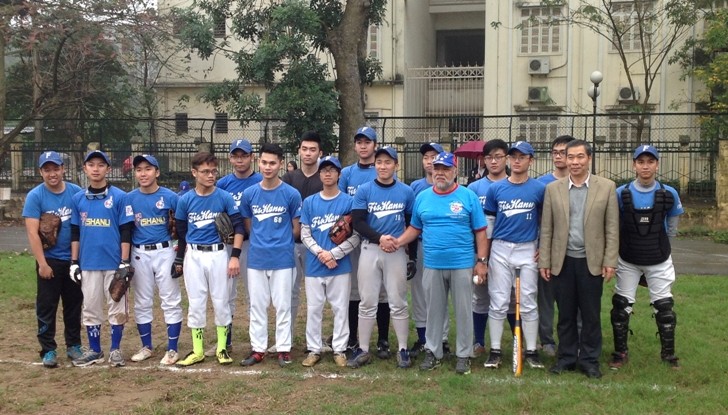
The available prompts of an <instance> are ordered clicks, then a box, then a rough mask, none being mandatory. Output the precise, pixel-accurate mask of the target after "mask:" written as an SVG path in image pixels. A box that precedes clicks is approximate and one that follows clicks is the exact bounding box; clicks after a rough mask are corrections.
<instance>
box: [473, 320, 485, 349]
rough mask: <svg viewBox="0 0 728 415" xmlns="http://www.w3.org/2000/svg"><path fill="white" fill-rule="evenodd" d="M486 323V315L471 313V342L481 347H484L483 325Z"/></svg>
mask: <svg viewBox="0 0 728 415" xmlns="http://www.w3.org/2000/svg"><path fill="white" fill-rule="evenodd" d="M487 322H488V314H481V313H476V312H475V311H473V341H474V342H475V343H478V344H479V345H481V346H485V324H486V323H487ZM475 343H473V344H475Z"/></svg>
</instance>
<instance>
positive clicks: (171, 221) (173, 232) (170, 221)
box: [167, 209, 177, 241]
mask: <svg viewBox="0 0 728 415" xmlns="http://www.w3.org/2000/svg"><path fill="white" fill-rule="evenodd" d="M167 229H168V230H169V237H170V239H172V240H173V241H174V240H176V239H177V220H176V219H175V218H174V210H172V209H170V210H169V217H168V218H167Z"/></svg>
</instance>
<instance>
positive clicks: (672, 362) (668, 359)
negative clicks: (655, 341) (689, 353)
mask: <svg viewBox="0 0 728 415" xmlns="http://www.w3.org/2000/svg"><path fill="white" fill-rule="evenodd" d="M678 360H680V359H678V357H677V356H674V355H671V356H662V362H663V363H666V364H667V365H669V366H670V367H671V368H673V369H679V368H680V363H679V362H678Z"/></svg>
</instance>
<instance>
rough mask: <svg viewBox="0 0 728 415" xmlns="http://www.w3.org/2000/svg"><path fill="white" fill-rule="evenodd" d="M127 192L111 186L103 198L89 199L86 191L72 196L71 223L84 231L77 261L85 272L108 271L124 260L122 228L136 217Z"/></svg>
mask: <svg viewBox="0 0 728 415" xmlns="http://www.w3.org/2000/svg"><path fill="white" fill-rule="evenodd" d="M126 197H127V194H126V193H124V191H123V190H121V189H119V188H118V187H115V186H109V188H108V191H107V193H106V196H105V197H104V198H103V199H91V200H89V199H88V198H86V191H85V190H81V191H80V192H78V193H76V194H75V195H73V215H72V217H71V224H72V225H78V226H79V229H80V231H81V236H80V240H79V243H80V245H79V257H78V264H79V266H80V267H81V269H82V270H84V271H109V270H112V269H116V268H117V267H118V266H119V263H120V262H121V234H120V232H119V227H120V226H121V225H124V224H126V223H129V222H131V221H133V220H134V210H133V209H132V206H131V205H130V204H129V203H127V200H126Z"/></svg>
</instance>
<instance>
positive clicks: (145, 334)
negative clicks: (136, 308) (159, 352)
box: [137, 323, 152, 350]
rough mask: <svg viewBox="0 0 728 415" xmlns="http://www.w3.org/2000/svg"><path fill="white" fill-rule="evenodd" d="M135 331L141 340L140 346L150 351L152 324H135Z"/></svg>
mask: <svg viewBox="0 0 728 415" xmlns="http://www.w3.org/2000/svg"><path fill="white" fill-rule="evenodd" d="M137 330H139V337H141V339H142V346H144V347H146V348H148V349H149V350H152V323H143V324H137Z"/></svg>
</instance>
